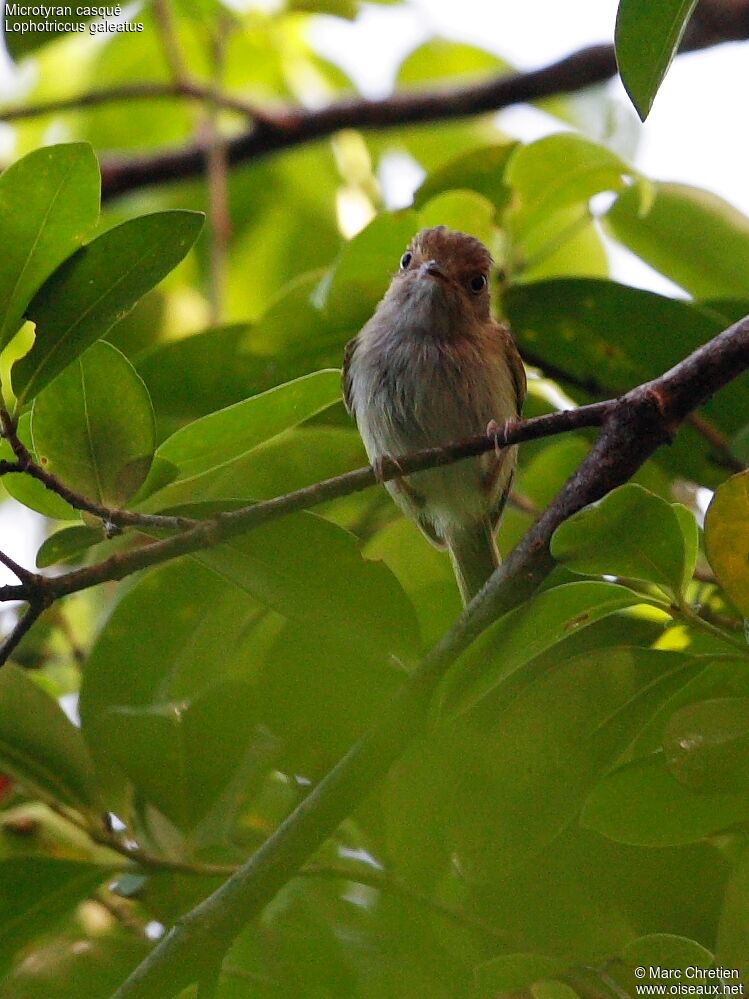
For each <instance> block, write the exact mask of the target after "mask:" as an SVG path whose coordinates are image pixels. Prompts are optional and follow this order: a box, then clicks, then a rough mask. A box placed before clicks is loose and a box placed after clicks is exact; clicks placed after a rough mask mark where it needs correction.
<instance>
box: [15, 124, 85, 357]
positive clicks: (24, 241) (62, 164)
mask: <svg viewBox="0 0 749 999" xmlns="http://www.w3.org/2000/svg"><path fill="white" fill-rule="evenodd" d="M98 215H99V167H98V165H97V162H96V157H95V156H94V151H93V149H92V148H91V147H90V146H89V145H88V144H87V143H84V142H76V143H70V144H69V145H61V146H45V147H44V148H43V149H37V150H35V151H34V152H32V153H29V154H28V156H24V157H23V159H21V160H18V161H17V162H16V163H14V164H13V165H12V166H10V167H8V169H7V170H5V171H4V172H3V174H2V175H1V176H0V220H1V221H0V240H1V241H2V245H3V247H4V250H3V253H2V256H1V257H0V350H1V349H2V348H3V347H4V346H5V344H6V343H8V341H9V340H10V339H11V337H12V336H13V334H14V333H15V332H16V330H17V329H18V327H19V326H20V323H21V318H22V316H23V314H24V311H25V309H26V306H27V305H28V304H29V301H30V299H31V297H32V296H33V294H34V293H35V292H36V291H37V289H38V288H39V286H40V285H41V284H42V282H44V281H45V280H46V279H47V278H48V277H49V275H50V274H51V273H52V272H53V271H54V270H55V268H56V267H57V266H58V265H59V264H61V263H62V261H63V260H65V258H66V257H68V256H70V254H71V253H72V252H73V251H74V250H75V249H76V248H77V247H79V246H80V245H81V243H82V242H83V240H84V238H85V237H86V236H87V235H88V233H89V231H90V230H91V229H92V227H93V226H94V225H95V223H96V220H97V218H98Z"/></svg>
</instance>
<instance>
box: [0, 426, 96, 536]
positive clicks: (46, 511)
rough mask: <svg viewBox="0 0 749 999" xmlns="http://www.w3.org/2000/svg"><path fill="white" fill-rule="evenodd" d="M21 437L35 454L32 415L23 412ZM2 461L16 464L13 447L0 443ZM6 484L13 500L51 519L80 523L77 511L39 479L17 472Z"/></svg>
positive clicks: (19, 428)
mask: <svg viewBox="0 0 749 999" xmlns="http://www.w3.org/2000/svg"><path fill="white" fill-rule="evenodd" d="M18 437H19V439H20V440H21V442H22V443H23V444H24V445H25V447H26V448H27V450H28V451H29V452H30V453H31V454H32V455H33V456H34V458H36V455H34V444H33V442H32V440H31V413H30V412H26V413H24V414H23V415H22V416H21V418H20V419H19V421H18ZM0 458H5V459H6V460H7V461H13V460H14V455H13V452H12V450H11V447H10V444H8V442H7V441H6V440H0ZM3 485H4V487H5V489H6V491H7V492H8V494H9V495H10V496H12V497H13V499H15V500H18V502H19V503H23V505H24V506H27V507H29V509H31V510H36V512H37V513H41V514H42V515H43V516H45V517H49V518H50V519H51V520H80V516H81V515H80V513H79V512H78V511H77V510H74V509H73V507H72V506H70V504H69V503H66V502H65V500H64V499H62V498H61V497H60V496H58V495H57V493H53V492H52V491H51V490H50V489H47V487H46V486H44V485H43V484H42V483H41V482H39V480H38V479H32V478H31V476H30V475H25V474H24V473H14V474H13V475H6V476H4V477H3Z"/></svg>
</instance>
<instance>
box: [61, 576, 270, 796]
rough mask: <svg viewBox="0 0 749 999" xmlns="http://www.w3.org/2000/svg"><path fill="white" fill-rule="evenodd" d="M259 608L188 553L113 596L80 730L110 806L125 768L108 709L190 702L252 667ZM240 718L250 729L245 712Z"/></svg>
mask: <svg viewBox="0 0 749 999" xmlns="http://www.w3.org/2000/svg"><path fill="white" fill-rule="evenodd" d="M258 610H259V608H258V605H257V604H256V603H254V602H253V601H251V600H250V599H249V598H248V596H247V594H246V593H244V592H243V591H241V590H239V589H238V588H237V587H235V586H232V585H231V584H230V583H228V582H227V581H226V580H224V579H222V578H221V577H220V576H218V575H217V574H216V573H215V572H212V571H210V570H208V569H206V568H204V567H202V566H200V565H199V564H198V563H197V562H195V561H193V560H180V561H177V562H173V563H168V564H166V565H164V566H161V567H159V568H158V569H156V570H152V571H151V572H149V573H148V574H147V575H145V576H143V577H142V578H141V579H139V580H138V581H137V582H136V583H135V585H134V586H132V587H131V588H130V589H129V590H128V592H127V593H126V594H125V595H124V596H123V597H122V599H121V600H120V601H119V603H118V604H117V606H116V607H115V609H114V611H113V612H112V614H111V615H110V617H109V618H108V620H107V622H106V625H105V626H104V628H103V629H102V630H101V632H100V634H99V635H98V637H97V639H96V642H95V643H94V647H93V649H92V650H91V653H90V655H89V658H88V660H87V662H86V669H85V671H84V674H83V679H82V683H81V691H80V698H79V710H80V715H81V723H82V727H83V735H84V737H85V739H86V742H87V743H88V745H89V747H90V748H91V751H92V753H93V754H94V757H95V759H96V761H97V765H98V767H99V771H100V773H101V774H102V779H103V780H105V781H106V787H107V792H108V802H109V803H110V804H111V805H112V806H115V807H120V808H122V807H124V806H125V799H124V794H123V789H124V775H123V772H122V769H121V768H120V767H119V766H118V765H117V763H116V762H115V759H114V756H113V749H112V734H111V733H112V728H111V714H112V711H113V710H119V709H121V708H127V709H129V710H135V711H136V712H137V711H138V710H139V709H147V708H151V707H153V706H158V705H167V704H172V703H174V704H183V703H184V704H188V703H190V702H192V701H194V700H196V699H199V698H200V697H202V696H203V695H207V694H208V693H209V692H210V691H211V689H212V688H213V687H214V686H216V685H217V684H221V683H223V682H225V681H228V680H230V679H232V678H233V677H234V676H236V677H237V678H239V679H241V678H242V677H243V676H249V675H251V674H252V672H253V671H254V670H255V669H256V668H257V656H258V652H257V647H256V644H255V642H256V635H257V632H256V630H255V628H256V626H257V625H258V623H259V615H258ZM272 633H273V632H272V630H271V634H272ZM217 649H220V650H221V652H220V654H217ZM245 723H246V725H247V729H248V731H249V730H250V729H251V728H252V725H253V720H252V717H251V712H248V714H247V716H246V718H245ZM142 724H143V725H145V724H146V722H145V721H144V722H143V723H142ZM152 724H153V725H154V726H156V725H158V722H156V721H154V722H152ZM135 726H136V722H135V721H134V722H133V723H132V726H131V729H130V731H131V732H132V733H134V732H135ZM121 727H124V723H123V725H122V726H121ZM136 742H137V740H136ZM133 751H134V752H135V751H136V749H134V750H133ZM153 765H154V766H156V764H155V763H154V764H153ZM134 766H135V764H134ZM172 778H173V779H174V780H177V779H179V774H177V773H172ZM153 779H154V780H155V779H156V778H155V777H154V778H153ZM181 793H183V794H187V793H188V792H187V791H186V790H184V789H183V790H182V792H181Z"/></svg>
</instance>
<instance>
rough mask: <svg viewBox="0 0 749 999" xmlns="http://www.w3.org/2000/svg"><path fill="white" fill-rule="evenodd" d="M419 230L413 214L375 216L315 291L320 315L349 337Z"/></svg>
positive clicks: (382, 290)
mask: <svg viewBox="0 0 749 999" xmlns="http://www.w3.org/2000/svg"><path fill="white" fill-rule="evenodd" d="M418 228H419V226H418V221H417V218H416V215H415V213H414V212H411V211H403V212H397V213H395V214H393V215H379V216H378V217H377V218H376V219H374V221H373V222H370V224H369V225H368V226H367V227H366V229H363V230H362V231H361V232H360V233H359V234H358V235H357V236H354V238H353V239H352V240H351V241H350V242H349V243H347V244H346V245H345V246H344V247H343V249H342V250H341V252H340V254H339V256H338V259H337V260H336V262H335V264H334V265H333V268H332V271H331V273H330V274H329V275H328V276H326V278H324V280H323V283H322V284H321V286H320V290H319V300H320V302H321V303H322V307H323V312H324V314H325V316H326V317H327V318H328V321H329V322H330V323H331V324H335V326H336V327H337V328H343V329H346V330H350V334H349V335H350V336H354V334H355V333H356V332H357V331H358V330H359V329H360V327H361V326H363V325H364V323H365V322H366V321H367V319H369V317H370V316H371V314H372V312H373V311H374V308H375V306H376V305H377V303H378V302H379V300H380V299H381V298H382V296H383V295H384V293H385V291H386V290H387V287H388V285H389V284H390V278H391V277H392V275H393V273H394V272H395V271H396V270H397V269H398V262H399V261H400V258H401V255H402V254H403V251H404V250H405V249H406V247H407V246H408V244H409V243H410V241H411V237H412V236H413V235H414V233H415V232H416V231H417V229H418Z"/></svg>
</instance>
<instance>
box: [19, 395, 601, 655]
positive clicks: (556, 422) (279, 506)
mask: <svg viewBox="0 0 749 999" xmlns="http://www.w3.org/2000/svg"><path fill="white" fill-rule="evenodd" d="M616 405H617V403H616V402H615V401H613V400H611V401H608V402H597V403H593V404H591V405H590V406H581V407H580V408H579V409H569V410H564V411H562V412H557V413H549V414H548V415H546V416H537V417H535V418H534V419H532V420H521V421H519V422H518V423H515V424H510V425H508V426H506V427H505V428H504V429H503V430H502V431H500V432H499V433H498V434H497V435H496V437H495V435H492V436H487V435H486V434H479V435H478V436H476V437H470V438H468V439H466V440H463V441H457V442H456V443H454V444H448V445H445V446H444V447H436V448H428V449H426V450H424V451H419V452H417V453H414V454H411V455H406V456H404V457H402V458H396V459H391V460H390V461H388V462H387V463H386V464H385V467H384V468H383V469H382V474H381V475H380V476H379V478H378V476H377V475H376V474H375V472H374V470H373V469H372V468H371V467H369V466H367V467H366V468H359V469H356V470H354V471H352V472H346V473H344V474H343V475H337V476H335V477H333V478H331V479H325V480H323V481H322V482H317V483H315V484H314V485H312V486H307V487H306V488H304V489H297V490H296V491H295V492H291V493H286V494H285V495H283V496H277V497H275V498H274V499H270V500H265V501H264V502H262V503H255V504H252V505H250V506H244V507H240V508H239V509H238V510H232V511H230V512H227V513H219V514H217V515H216V516H214V517H210V518H208V519H206V520H197V521H196V520H191V519H189V518H175V517H171V516H166V517H162V516H161V515H159V514H146V515H143V514H138V513H131V512H129V511H126V510H120V511H109V512H110V513H115V514H116V515H117V517H118V519H120V520H121V521H122V522H123V523H125V522H127V523H135V524H137V525H139V526H143V524H144V519H143V518H145V517H147V518H148V521H147V522H148V524H149V525H150V526H151V527H154V528H159V529H163V528H169V529H173V528H174V526H175V522H176V521H177V520H178V519H179V520H182V521H183V522H184V523H185V524H187V529H186V530H183V531H182V533H180V534H176V535H174V536H173V537H170V538H166V539H164V540H162V541H154V542H152V543H151V544H148V545H144V546H142V547H139V548H136V549H133V550H129V551H124V552H118V553H117V554H115V555H112V556H110V557H109V558H108V559H104V560H103V561H102V562H98V563H96V564H94V565H90V566H86V567H84V568H82V569H77V570H73V571H72V572H68V573H63V574H62V575H60V576H38V575H34V576H33V579H32V580H24V581H22V582H21V583H20V584H19V585H17V586H14V585H7V586H0V602H2V601H6V600H26V601H29V602H33V601H36V600H40V599H44V600H45V601H46V603H47V604H49V603H52V602H54V601H55V600H58V599H59V598H60V597H63V596H68V595H69V594H71V593H77V592H79V591H80V590H86V589H89V588H90V587H92V586H97V585H99V584H100V583H105V582H111V581H114V580H118V579H123V578H124V577H125V576H129V575H131V574H132V573H134V572H138V571H139V570H140V569H145V568H148V567H149V566H152V565H158V564H160V563H162V562H166V561H168V560H169V559H173V558H177V557H178V556H180V555H187V554H190V553H191V552H194V551H199V550H200V549H201V548H207V547H209V546H212V545H216V544H219V543H220V542H221V541H225V540H227V539H228V538H232V537H236V536H237V535H239V534H244V533H246V532H247V531H249V530H252V529H253V528H254V527H258V526H259V525H260V524H265V523H268V522H269V521H272V520H277V519H278V518H279V517H285V516H286V515H287V514H289V513H294V512H296V511H297V510H306V509H308V508H309V507H312V506H316V505H318V504H320V503H324V502H327V501H328V500H331V499H337V498H338V497H341V496H347V495H349V494H350V493H354V492H359V491H361V490H362V489H367V488H368V487H369V486H373V485H375V483H377V482H378V481H381V482H387V481H388V480H390V479H395V478H398V477H399V476H402V475H404V474H409V473H412V472H417V471H422V470H423V469H425V468H435V467H438V466H440V465H447V464H451V463H452V462H454V461H459V460H461V459H464V458H470V457H474V456H476V455H479V454H483V453H484V452H485V451H489V450H491V449H492V448H493V447H495V443H498V444H499V445H500V446H502V447H504V446H507V445H509V444H518V443H521V442H522V441H527V440H537V439H538V438H540V437H548V436H551V435H553V434H559V433H564V432H566V431H569V430H577V429H580V428H582V427H597V426H600V425H601V424H602V422H603V421H604V419H605V417H606V415H607V413H608V412H609V410H610V409H611V408H612V407H614V406H616ZM1 415H2V414H1V413H0V416H1ZM22 446H23V445H22ZM45 475H46V473H45ZM86 502H88V501H86ZM92 506H95V505H94V504H92ZM99 515H100V514H99ZM24 571H26V570H24ZM19 578H20V577H19ZM6 658H7V656H6V655H5V649H4V648H0V665H2V663H4V662H5V661H6Z"/></svg>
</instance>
